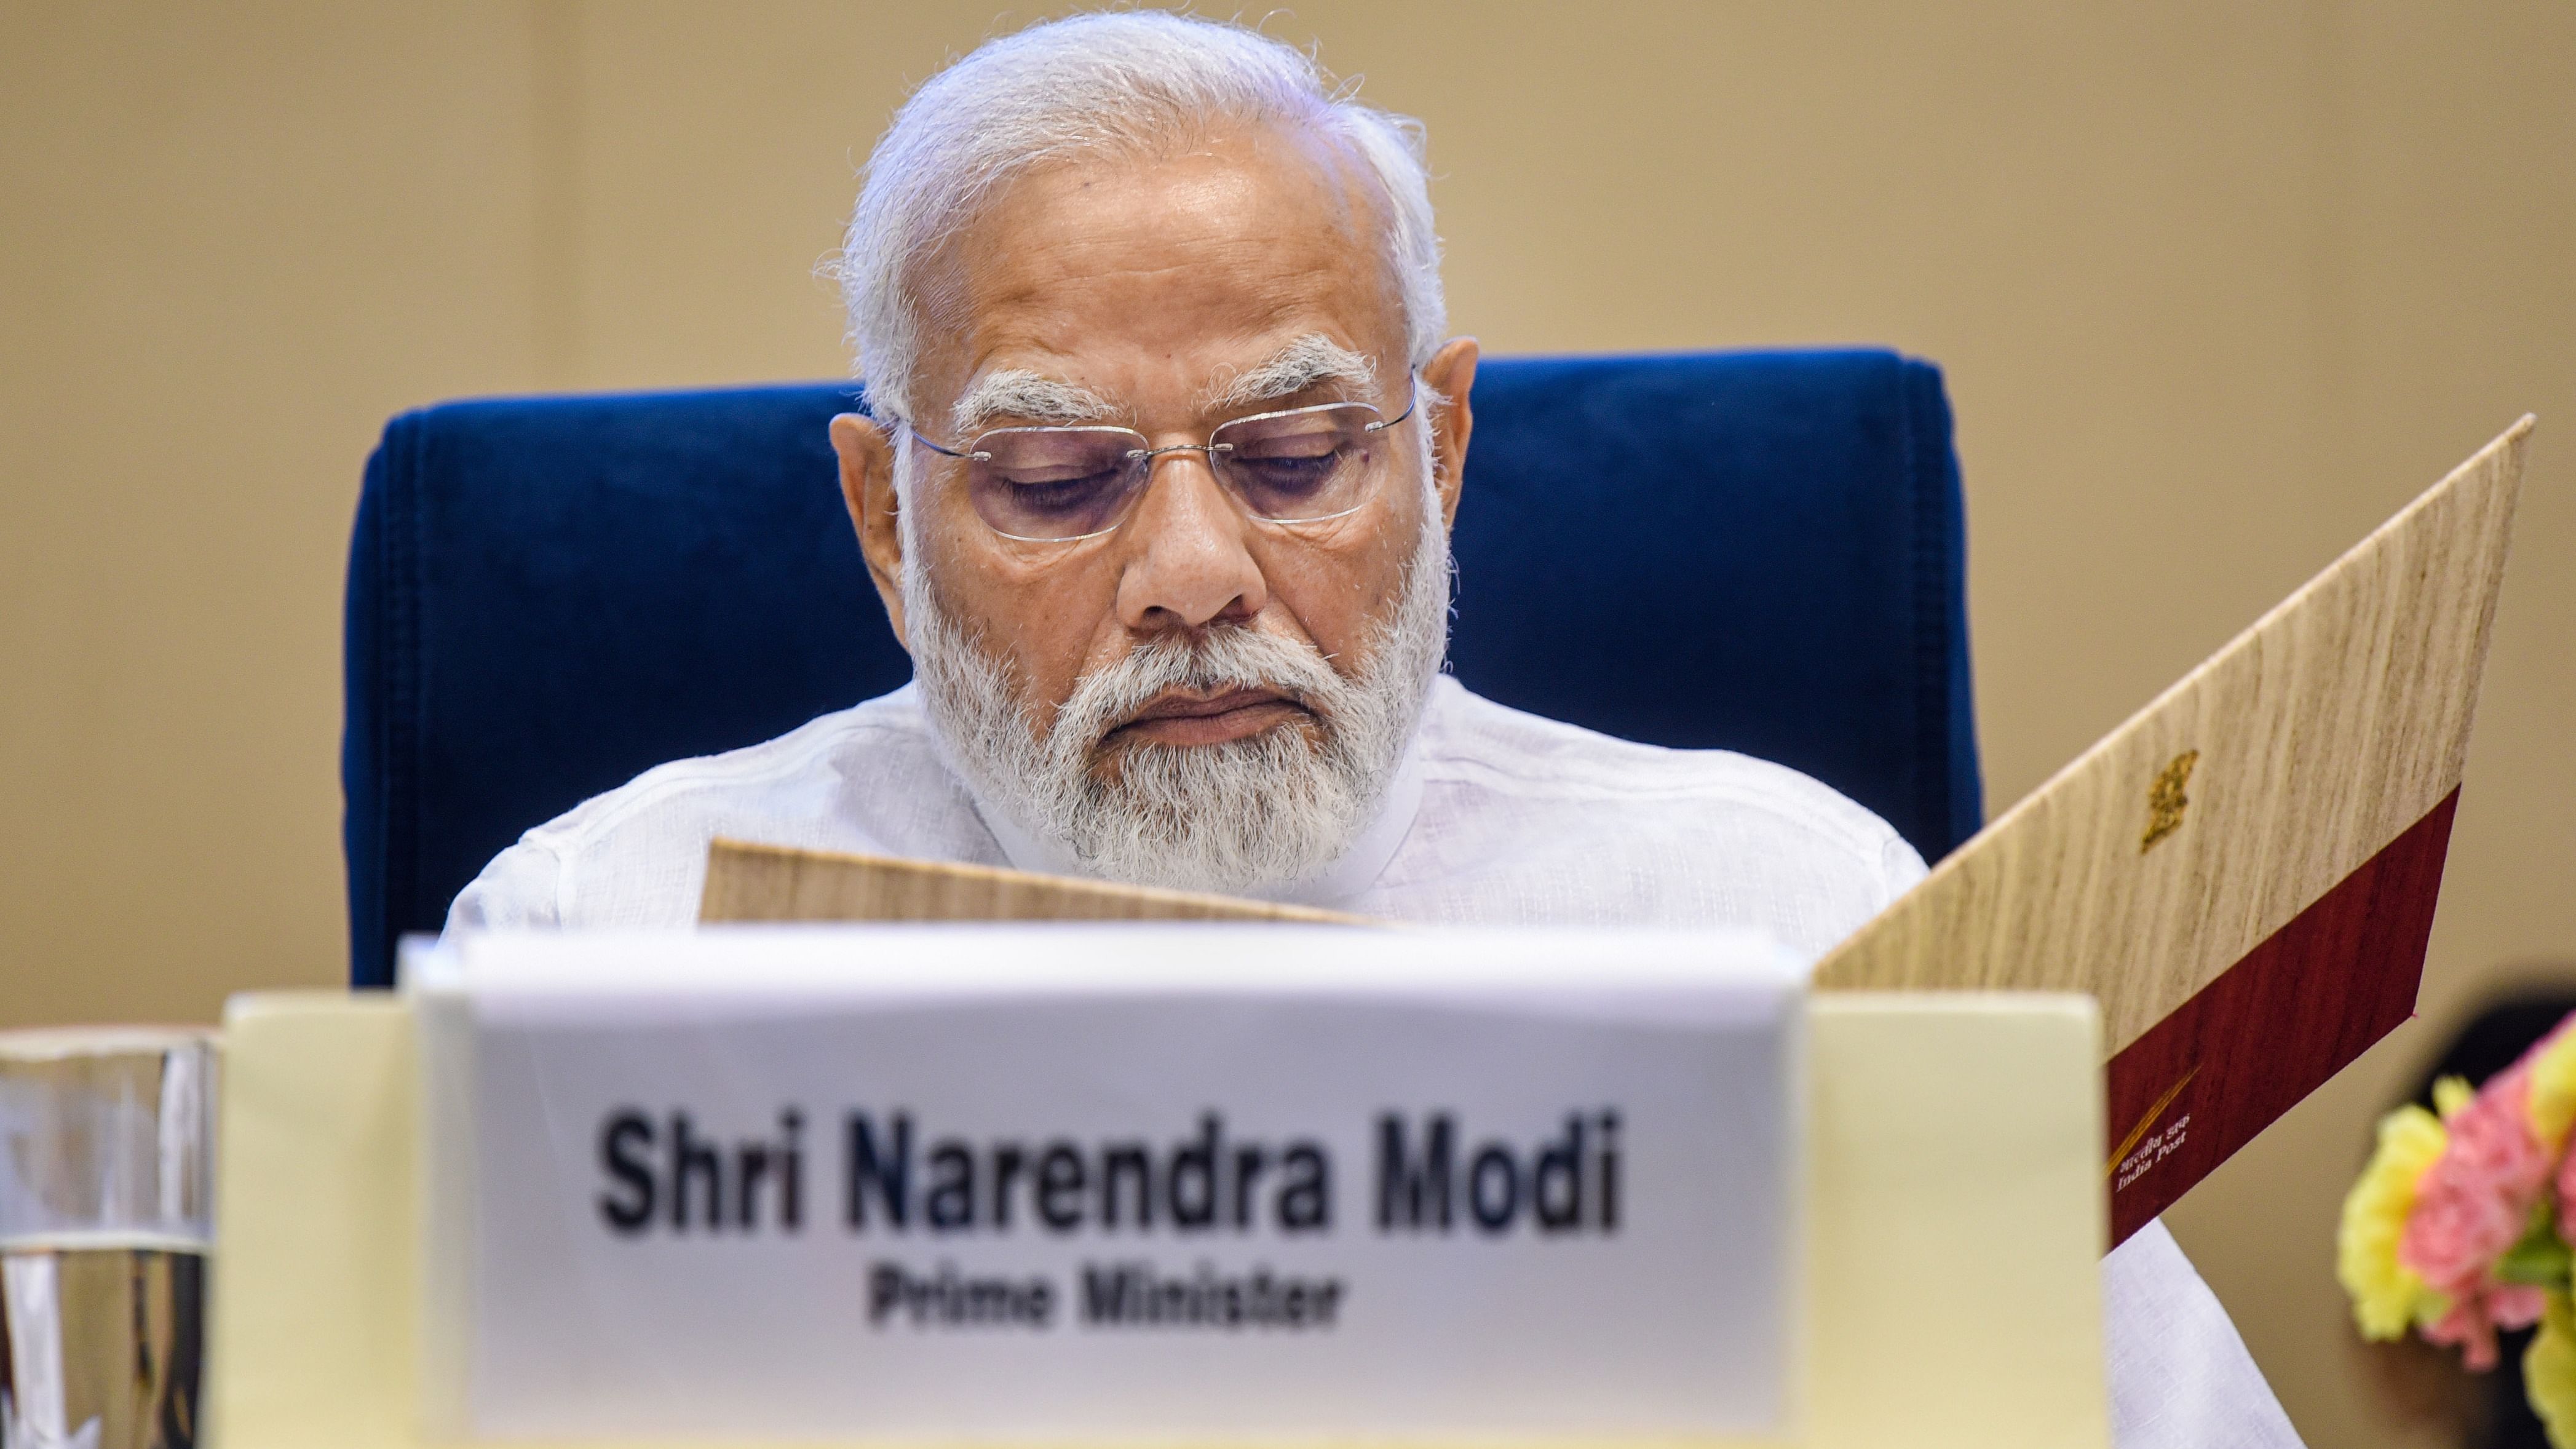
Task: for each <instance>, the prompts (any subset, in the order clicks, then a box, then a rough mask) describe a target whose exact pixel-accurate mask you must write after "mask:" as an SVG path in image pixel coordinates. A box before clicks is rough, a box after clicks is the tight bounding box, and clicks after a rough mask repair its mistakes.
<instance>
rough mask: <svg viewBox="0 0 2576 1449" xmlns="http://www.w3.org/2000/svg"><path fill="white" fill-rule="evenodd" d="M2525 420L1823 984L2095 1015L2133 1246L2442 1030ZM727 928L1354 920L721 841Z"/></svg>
mask: <svg viewBox="0 0 2576 1449" xmlns="http://www.w3.org/2000/svg"><path fill="white" fill-rule="evenodd" d="M2531 426H2532V420H2531V419H2529V418H2527V417H2526V418H2524V419H2523V420H2522V421H2521V422H2519V423H2517V424H2515V425H2514V427H2513V428H2512V429H2510V430H2509V431H2507V432H2506V433H2505V434H2504V435H2503V436H2501V437H2499V438H2497V439H2496V440H2495V441H2494V442H2492V443H2489V444H2488V445H2487V446H2486V447H2485V448H2483V449H2481V450H2479V452H2478V453H2477V455H2476V456H2475V457H2472V458H2471V459H2469V460H2468V461H2467V462H2466V463H2463V464H2461V465H2460V467H2459V468H2458V469H2457V470H2455V471H2454V472H2453V473H2452V474H2451V475H2450V476H2449V477H2448V478H2445V479H2444V480H2442V482H2440V483H2439V484H2436V485H2435V486H2434V487H2433V488H2432V489H2431V490H2429V491H2427V492H2426V493H2425V494H2424V495H2423V496H2422V497H2419V498H2417V499H2416V500H2415V501H2414V502H2413V503H2411V504H2408V505H2407V506H2406V508H2405V509H2403V510H2402V511H2400V512H2399V513H2398V514H2397V516H2396V517H2394V518H2391V519H2390V520H2388V522H2386V523H2385V524H2382V525H2381V526H2380V527H2379V528H2378V529H2377V530H2376V531H2375V532H2373V533H2372V534H2371V535H2370V536H2369V537H2368V538H2365V539H2363V540H2362V541H2361V542H2360V543H2359V544H2358V545H2356V546H2355V547H2354V548H2353V549H2352V550H2351V551H2350V552H2349V553H2346V554H2345V555H2344V556H2343V557H2342V558H2340V559H2338V560H2336V561H2335V562H2334V563H2333V564H2332V565H2331V566H2329V567H2328V568H2327V569H2326V570H2325V571H2324V572H2323V573H2320V574H2318V575H2317V576H2316V577H2315V578H2313V579H2310V580H2309V581H2308V582H2307V583H2306V584H2305V585H2304V586H2302V587H2301V588H2300V589H2299V590H2298V591H2297V592H2296V593H2293V594H2292V595H2290V597H2289V598H2287V599H2285V600H2283V601H2282V602H2281V603H2280V605H2279V606H2277V607H2276V608H2274V609H2273V610H2272V611H2271V612H2270V613H2268V614H2265V615H2264V616H2263V617H2262V618H2261V619H2260V620H2257V621H2256V622H2255V624H2254V626H2253V627H2252V628H2250V629H2247V630H2246V631H2245V632H2244V633H2242V634H2240V635H2238V636H2237V637H2236V639H2235V640H2234V641H2232V642H2231V643H2229V644H2228V645H2227V647H2225V648H2223V649H2221V650H2219V651H2218V652H2217V653H2216V654H2214V655H2212V656H2211V657H2210V658H2209V659H2207V660H2206V661H2204V662H2203V663H2202V664H2201V665H2200V666H2199V667H2198V668H2196V669H2194V670H2192V671H2191V672H2190V673H2189V674H2187V675H2185V676H2183V678H2182V679H2181V680H2180V681H2179V682H2178V683H2176V684H2175V685H2174V686H2173V687H2172V688H2170V689H2168V690H2166V691H2165V692H2164V693H2163V694H2162V695H2160V696H2159V697H2157V699H2156V700H2155V701H2154V702H2153V703H2151V704H2149V705H2148V706H2147V707H2146V708H2144V709H2142V710H2140V711H2139V712H2138V713H2137V714H2136V715H2135V716H2134V717H2132V718H2131V719H2130V720H2129V721H2128V722H2127V723H2125V724H2123V725H2121V726H2120V727H2119V728H2118V729H2115V730H2113V731H2112V732H2111V733H2110V734H2109V735H2108V736H2106V737H2104V738H2103V739H2102V740H2101V741H2100V742H2099V743H2097V744H2095V745H2094V746H2093V747H2092V748H2091V749H2089V750H2086V751H2085V752H2084V753H2083V754H2082V755H2081V756H2079V757H2077V758H2076V760H2075V761H2074V762H2073V763H2072V764H2069V765H2068V766H2066V768H2064V769H2062V770H2060V771H2058V773H2057V774H2056V776H2055V777H2053V778H2051V779H2050V780H2049V781H2048V782H2047V783H2046V784H2044V785H2042V786H2040V787H2039V789H2038V790H2036V791H2034V792H2033V793H2032V794H2031V795H2030V796H2029V797H2028V798H2027V799H2024V800H2023V801H2022V802H2021V803H2020V804H2018V805H2015V806H2014V807H2013V808H2012V809H2010V810H2008V811H2006V812H2005V813H2004V814H2003V815H2002V816H2000V817H1999V818H1997V819H1996V820H1995V821H1994V822H1993V823H1991V824H1989V825H1988V826H1987V827H1986V828H1985V829H1984V830H1983V831H1981V832H1979V833H1978V834H1977V836H1976V837H1975V838H1974V839H1971V840H1970V841H1968V842H1967V843H1966V844H1965V845H1962V846H1961V847H1959V849H1957V850H1956V851H1953V852H1952V853H1951V854H1950V855H1949V856H1948V857H1947V858H1946V859H1944V860H1943V861H1942V862H1941V863H1940V864H1939V865H1938V866H1937V867H1935V868H1934V870H1933V871H1932V873H1931V875H1930V877H1929V878H1927V879H1926V880H1924V881H1923V883H1922V884H1920V885H1918V886H1916V887H1915V888H1914V889H1913V890H1912V891H1909V892H1907V893H1906V894H1905V895H1904V896H1903V897H1902V898H1900V899H1899V900H1897V901H1896V902H1895V903H1894V904H1893V905H1891V906H1889V907H1888V909H1887V910H1886V911H1884V912H1882V913H1881V914H1880V915H1879V916H1878V917H1877V918H1876V919H1874V920H1872V921H1870V922H1869V923H1868V924H1867V925H1865V926H1863V927H1862V928H1861V929H1860V930H1859V931H1858V932H1856V933H1855V934H1853V936H1852V937H1851V938H1850V939H1849V940H1847V941H1845V942H1843V943H1842V944H1841V945H1840V946H1838V947H1836V948H1835V949H1834V950H1833V951H1831V952H1830V953H1828V954H1827V955H1826V956H1825V958H1824V959H1823V960H1822V961H1821V962H1820V963H1818V965H1817V968H1816V982H1817V985H1818V986H1819V987H1820V988H1824V989H1836V990H2034V991H2083V992H2088V993H2090V994H2092V995H2093V996H2094V997H2095V998H2097V999H2098V1000H2099V1001H2100V1002H2101V1004H2102V1016H2103V1043H2104V1050H2105V1051H2106V1052H2107V1053H2108V1056H2109V1061H2108V1067H2107V1070H2108V1074H2109V1081H2108V1101H2109V1113H2110V1121H2109V1142H2110V1148H2111V1150H2110V1151H2109V1153H2108V1154H2107V1160H2106V1162H2105V1164H2104V1180H2105V1182H2106V1184H2107V1186H2108V1190H2109V1192H2110V1202H2111V1224H2112V1241H2113V1242H2114V1243H2116V1242H2118V1241H2120V1240H2121V1239H2123V1238H2126V1237H2127V1236H2128V1235H2129V1234H2130V1233H2131V1232H2134V1231H2136V1229H2137V1228H2138V1227H2140V1226H2141V1225H2143V1224H2145V1223H2146V1222H2147V1221H2149V1220H2150V1219H2152V1218H2153V1217H2155V1215H2156V1214H2158V1213H2160V1212H2162V1211H2163V1210H2164V1209H2165V1208H2166V1207H2167V1206H2169V1205H2170V1204H2171V1203H2172V1202H2173V1201H2174V1200H2175V1199H2177V1198H2179V1197H2180V1196H2181V1195H2182V1194H2183V1193H2184V1192H2185V1191H2186V1190H2188V1189H2189V1188H2190V1187H2191V1186H2192V1185H2193V1184H2194V1183H2197V1182H2198V1181H2200V1179H2201V1178H2203V1177H2205V1176H2207V1175H2208V1173H2209V1172H2210V1170H2211V1169H2213V1168H2215V1167H2217V1166H2218V1164H2219V1163H2221V1162H2223V1161H2225V1160H2226V1159H2227V1157H2228V1156H2229V1155H2230V1154H2232V1153H2233V1152H2235V1151H2236V1149H2237V1148H2239V1147H2241V1146H2243V1145H2244V1144H2245V1143H2246V1142H2247V1141H2249V1140H2251V1139H2252V1138H2253V1136H2254V1134H2255V1133H2257V1132H2259V1131H2261V1130H2262V1129H2263V1128H2264V1127H2266V1126H2268V1125H2269V1124H2270V1123H2271V1122H2272V1121H2273V1120H2274V1119H2275V1118H2278V1117H2279V1116H2280V1115H2281V1114H2282V1113H2283V1112H2285V1111H2287V1110H2289V1108H2290V1107H2291V1106H2292V1105H2293V1104H2295V1103H2296V1102H2297V1101H2298V1100H2299V1099H2300V1098H2302V1097H2304V1096H2306V1095H2307V1094H2308V1093H2309V1092H2311V1091H2314V1090H2315V1089H2316V1088H2317V1087H2318V1086H2319V1085H2321V1084H2322V1083H2323V1082H2324V1081H2325V1080H2326V1079H2327V1078H2328V1077H2330V1076H2332V1075H2334V1073H2335V1072H2337V1071H2338V1070H2340V1069H2341V1068H2342V1067H2343V1066H2344V1065H2345V1064H2346V1063H2348V1062H2350V1061H2351V1060H2352V1059H2353V1058H2355V1057H2357V1056H2359V1055H2360V1054H2361V1052H2362V1051H2363V1050H2364V1049H2365V1048H2367V1047H2368V1046H2370V1045H2371V1044H2372V1043H2373V1042H2376V1041H2377V1040H2379V1039H2380V1038H2381V1037H2382V1036H2385V1035H2387V1034H2388V1032H2389V1031H2390V1030H2392V1029H2393V1028H2395V1027H2396V1026H2397V1024H2398V1023H2400V1022H2402V1021H2404V1020H2406V1018H2407V1017H2408V1016H2409V1015H2411V1014H2412V1013H2413V1011H2414V1007H2415V990H2416V985H2417V982H2418V980H2419V979H2420V977H2421V976H2422V973H2423V966H2424V949H2425V944H2426V941H2427V940H2428V938H2429V937H2430V935H2431V932H2432V925H2433V905H2434V900H2435V897H2436V895H2437V893H2438V892H2439V890H2440V887H2441V879H2442V863H2443V859H2444V855H2445V852H2446V850H2447V848H2448V845H2449V842H2450V833H2451V815H2452V811H2453V809H2454V807H2455V806H2456V804H2457V802H2458V799H2459V786H2460V774H2461V767H2462V764H2463V762H2464V760H2465V758H2466V755H2467V751H2468V741H2469V724H2470V717H2471V714H2472V712H2473V710H2474V709H2475V707H2476V703H2477V694H2478V676H2479V671H2480V669H2481V668H2482V666H2483V665H2484V663H2485V660H2486V648H2487V634H2488V629H2489V625H2490V623H2491V622H2492V620H2493V619H2494V617H2495V601H2496V589H2497V585H2498V583H2499V582H2500V580H2501V579H2502V576H2503V572H2504V560H2505V546H2506V541H2507V539H2508V537H2509V535H2510V532H2511V527H2512V520H2513V509H2514V503H2515V499H2516V496H2517V494H2518V492H2519V490H2520V486H2521V479H2522V460H2523V449H2524V444H2525V440H2526V439H2527V438H2528V436H2529V434H2530V431H2531ZM700 919H702V920H706V921H754V920H765V921H779V920H1096V919H1127V920H1153V919H1164V920H1296V921H1339V922H1346V923H1356V918H1354V917H1349V916H1338V915H1334V914H1332V913H1329V912H1321V911H1311V910H1303V909H1300V908H1297V907H1291V906H1277V905H1268V904H1264V903H1262V902H1257V901H1239V900H1230V899H1227V898H1224V897H1219V896H1200V895H1188V894H1184V893H1181V892H1175V891H1152V890H1141V889H1135V888H1131V887H1126V886H1117V885H1110V884H1107V883H1104V882H1099V881H1085V880H1070V879H1062V878H1057V877H1050V876H1039V875H1030V874H1027V873H1024V872H1020V871H1007V870H995V869H991V868H988V867H983V866H964V865H948V864H938V863H932V862H924V861H910V860H894V859H888V858H884V857H869V856H842V855H830V854H823V853H817V852H808V851H792V850H779V849H772V848H768V847H762V846H753V845H744V844H739V843H736V842H732V841H718V842H716V843H715V845H714V846H713V847H712V849H711V850H710V853H709V856H708V862H707V884H706V894H705V898H704V900H703V902H702V905H701V910H700Z"/></svg>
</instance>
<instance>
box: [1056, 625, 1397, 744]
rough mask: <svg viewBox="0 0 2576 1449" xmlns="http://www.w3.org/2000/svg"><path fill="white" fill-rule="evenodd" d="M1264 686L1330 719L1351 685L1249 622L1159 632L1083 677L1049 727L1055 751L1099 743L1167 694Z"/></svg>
mask: <svg viewBox="0 0 2576 1449" xmlns="http://www.w3.org/2000/svg"><path fill="white" fill-rule="evenodd" d="M1237 689H1260V690H1269V691H1273V692H1275V693H1278V694H1281V695H1284V696H1286V697H1288V698H1289V699H1291V700H1294V701H1295V702H1296V703H1298V704H1299V705H1302V706H1304V707H1305V708H1306V709H1308V710H1311V711H1313V712H1314V713H1316V714H1318V715H1320V716H1322V717H1323V718H1324V720H1325V721H1326V722H1327V724H1329V723H1330V722H1331V721H1332V719H1333V718H1334V716H1335V715H1336V714H1337V713H1339V711H1340V710H1341V708H1342V705H1343V701H1344V700H1345V699H1346V698H1347V697H1348V695H1349V693H1350V690H1351V689H1352V685H1351V683H1350V682H1349V681H1348V680H1345V679H1344V678H1342V676H1341V674H1340V673H1339V672H1338V671H1337V670H1335V669H1334V668H1333V665H1332V662H1331V661H1330V660H1328V659H1327V658H1325V657H1324V654H1323V652H1322V651H1321V650H1319V649H1317V648H1315V647H1314V646H1313V645H1311V644H1308V643H1305V642H1304V641H1302V640H1297V639H1291V638H1287V637H1285V636H1283V635H1278V634H1272V633H1267V632H1265V631H1263V630H1260V629H1258V628H1256V627H1254V626H1251V625H1234V626H1230V627H1227V628H1224V629H1219V630H1201V631H1199V632H1196V633H1194V634H1188V635H1177V634H1175V635H1164V636H1161V637H1158V638H1154V639H1150V640H1147V641H1146V642H1145V643H1143V644H1139V645H1138V646H1136V647H1135V648H1134V649H1133V650H1130V651H1129V652H1128V653H1127V654H1126V655H1125V656H1123V657H1121V658H1119V659H1116V660H1113V661H1111V662H1110V663H1108V664H1104V665H1102V666H1100V667H1099V668H1097V669H1095V670H1093V671H1092V672H1091V673H1089V674H1087V675H1084V676H1083V677H1082V679H1081V680H1080V681H1079V682H1078V683H1076V684H1075V686H1074V689H1073V693H1072V694H1071V696H1069V697H1068V698H1067V699H1066V700H1065V702H1064V704H1063V706H1062V707H1061V708H1060V709H1058V710H1057V712H1056V719H1055V724H1054V727H1053V728H1052V729H1051V730H1049V731H1048V733H1049V735H1050V737H1051V739H1052V742H1053V743H1054V745H1055V747H1056V749H1057V750H1058V751H1060V752H1071V751H1074V750H1080V751H1083V752H1088V751H1090V750H1091V749H1093V748H1096V747H1097V746H1098V745H1099V743H1100V742H1101V741H1102V740H1103V739H1105V738H1106V737H1107V736H1108V735H1109V734H1110V733H1111V732H1112V731H1114V730H1116V729H1118V728H1119V727H1121V726H1123V725H1126V724H1129V723H1131V722H1133V721H1134V719H1135V718H1136V716H1137V715H1138V714H1139V713H1141V712H1142V711H1143V710H1144V709H1145V707H1146V706H1148V705H1150V704H1152V703H1154V702H1155V701H1156V700H1158V699H1160V698H1162V697H1163V696H1164V695H1166V694H1170V693H1174V692H1176V691H1177V692H1183V693H1190V694H1218V693H1223V692H1225V691H1228V690H1237Z"/></svg>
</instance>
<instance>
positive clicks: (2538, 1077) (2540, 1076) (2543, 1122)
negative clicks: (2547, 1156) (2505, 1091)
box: [2525, 1031, 2576, 1154]
mask: <svg viewBox="0 0 2576 1449" xmlns="http://www.w3.org/2000/svg"><path fill="white" fill-rule="evenodd" d="M2525 1100H2526V1102H2527V1103H2528V1107H2527V1110H2528V1111H2529V1112H2530V1113H2531V1135H2532V1136H2534V1137H2537V1138H2539V1139H2540V1145H2541V1146H2542V1147H2544V1148H2546V1149H2547V1150H2548V1151H2549V1152H2551V1153H2552V1154H2555V1153H2556V1152H2557V1151H2558V1149H2559V1148H2560V1147H2562V1146H2564V1145H2566V1142H2567V1129H2568V1127H2569V1126H2571V1125H2576V1031H2562V1032H2560V1033H2558V1035H2556V1036H2554V1037H2552V1038H2550V1040H2549V1044H2548V1045H2547V1046H2544V1047H2542V1048H2541V1049H2540V1051H2539V1052H2538V1053H2536V1054H2534V1055H2533V1057H2532V1059H2531V1095H2530V1096H2529V1097H2528V1098H2526V1099H2525Z"/></svg>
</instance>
